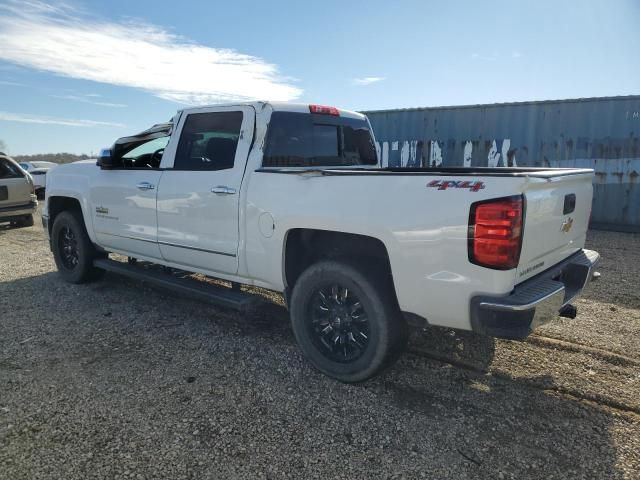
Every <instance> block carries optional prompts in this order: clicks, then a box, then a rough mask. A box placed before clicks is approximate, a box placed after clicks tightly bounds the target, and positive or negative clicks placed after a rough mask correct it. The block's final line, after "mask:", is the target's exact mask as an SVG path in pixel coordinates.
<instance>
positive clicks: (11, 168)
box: [0, 158, 24, 178]
mask: <svg viewBox="0 0 640 480" xmlns="http://www.w3.org/2000/svg"><path fill="white" fill-rule="evenodd" d="M23 176H24V175H23V173H22V172H21V171H20V169H19V168H18V167H17V166H16V165H14V164H13V163H11V162H9V161H7V160H5V159H3V158H0V178H22V177H23Z"/></svg>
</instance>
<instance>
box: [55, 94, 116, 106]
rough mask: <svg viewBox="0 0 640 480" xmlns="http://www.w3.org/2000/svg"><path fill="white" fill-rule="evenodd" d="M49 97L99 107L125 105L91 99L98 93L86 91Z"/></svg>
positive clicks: (96, 96) (97, 95)
mask: <svg viewBox="0 0 640 480" xmlns="http://www.w3.org/2000/svg"><path fill="white" fill-rule="evenodd" d="M51 97H53V98H59V99H60V100H72V101H74V102H81V103H90V104H91V105H98V106H100V107H114V108H122V107H126V105H125V104H124V103H111V102H99V101H96V100H93V99H94V98H98V97H100V95H99V94H97V93H88V94H86V95H51Z"/></svg>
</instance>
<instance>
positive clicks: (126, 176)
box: [90, 137, 169, 259]
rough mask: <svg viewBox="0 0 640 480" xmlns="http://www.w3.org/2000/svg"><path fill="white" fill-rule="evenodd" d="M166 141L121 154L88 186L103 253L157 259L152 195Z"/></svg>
mask: <svg viewBox="0 0 640 480" xmlns="http://www.w3.org/2000/svg"><path fill="white" fill-rule="evenodd" d="M168 140H169V138H168V137H162V138H156V139H153V140H150V141H147V142H144V143H142V144H141V145H138V146H136V147H135V148H133V149H132V150H131V151H129V152H126V153H124V154H123V158H121V159H119V160H118V164H117V166H116V167H115V168H113V169H111V170H100V171H99V172H98V174H97V175H96V176H95V177H93V178H92V180H91V185H90V196H91V209H92V211H91V215H92V216H93V226H94V231H95V233H96V240H97V241H98V244H99V245H100V246H102V247H104V248H105V249H106V250H111V251H116V252H118V251H119V252H123V253H127V254H130V256H136V255H140V256H141V257H149V258H150V259H161V258H162V257H161V255H160V250H159V248H158V243H157V242H158V224H157V220H156V194H157V192H158V185H159V184H160V178H161V177H162V170H160V169H159V168H158V166H157V163H158V162H157V161H155V160H153V159H152V158H155V157H158V158H159V156H160V152H161V151H162V150H163V149H164V146H166V144H167V142H168Z"/></svg>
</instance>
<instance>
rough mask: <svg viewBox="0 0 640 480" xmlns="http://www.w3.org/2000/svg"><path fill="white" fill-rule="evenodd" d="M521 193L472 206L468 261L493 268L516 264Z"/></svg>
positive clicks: (520, 224)
mask: <svg viewBox="0 0 640 480" xmlns="http://www.w3.org/2000/svg"><path fill="white" fill-rule="evenodd" d="M522 219H523V200H522V196H515V197H507V198H497V199H495V200H488V201H482V202H476V203H474V204H473V205H471V213H470V215H469V261H470V262H471V263H475V264H476V265H480V266H483V267H488V268H493V269H496V270H509V269H511V268H516V267H517V266H518V261H519V260H520V248H521V246H522Z"/></svg>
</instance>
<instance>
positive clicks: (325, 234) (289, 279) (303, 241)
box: [282, 228, 397, 302]
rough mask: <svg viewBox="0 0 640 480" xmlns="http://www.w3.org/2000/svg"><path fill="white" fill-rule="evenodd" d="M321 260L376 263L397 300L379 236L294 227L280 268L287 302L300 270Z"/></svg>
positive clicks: (389, 267)
mask: <svg viewBox="0 0 640 480" xmlns="http://www.w3.org/2000/svg"><path fill="white" fill-rule="evenodd" d="M320 260H341V261H347V262H348V263H352V264H353V263H362V262H365V263H363V264H365V265H368V266H370V267H371V266H375V267H376V268H377V269H378V270H379V271H380V272H381V273H382V274H383V275H385V276H386V277H387V278H386V280H388V281H389V282H390V285H391V286H392V287H393V296H394V298H395V299H396V301H397V296H396V292H395V284H394V282H393V273H392V269H391V261H390V259H389V252H388V251H387V248H386V246H385V245H384V243H383V242H382V241H381V240H380V239H378V238H375V237H371V236H368V235H360V234H355V233H345V232H337V231H332V230H321V229H314V228H294V229H291V230H289V231H287V233H286V235H285V239H284V248H283V260H282V271H283V279H284V286H285V289H284V295H285V300H286V301H287V302H288V300H289V298H290V296H291V292H292V290H293V287H294V285H295V283H296V281H297V279H298V278H299V277H300V275H301V274H302V272H304V271H305V270H306V269H307V268H308V267H309V266H310V265H312V264H313V263H316V262H318V261H320Z"/></svg>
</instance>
